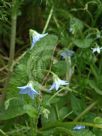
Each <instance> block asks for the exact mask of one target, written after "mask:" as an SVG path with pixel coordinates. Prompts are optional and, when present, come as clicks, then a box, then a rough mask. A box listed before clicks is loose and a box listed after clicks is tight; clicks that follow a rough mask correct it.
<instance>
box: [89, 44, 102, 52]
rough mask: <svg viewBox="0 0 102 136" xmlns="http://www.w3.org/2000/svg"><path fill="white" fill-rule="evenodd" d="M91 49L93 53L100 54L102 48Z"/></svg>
mask: <svg viewBox="0 0 102 136" xmlns="http://www.w3.org/2000/svg"><path fill="white" fill-rule="evenodd" d="M91 49H92V52H93V53H95V52H97V53H100V52H101V49H102V47H99V46H97V47H96V48H91Z"/></svg>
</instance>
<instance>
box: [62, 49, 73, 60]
mask: <svg viewBox="0 0 102 136" xmlns="http://www.w3.org/2000/svg"><path fill="white" fill-rule="evenodd" d="M73 54H74V51H72V50H66V51H63V52H62V53H61V56H62V57H63V58H67V57H71V56H73Z"/></svg>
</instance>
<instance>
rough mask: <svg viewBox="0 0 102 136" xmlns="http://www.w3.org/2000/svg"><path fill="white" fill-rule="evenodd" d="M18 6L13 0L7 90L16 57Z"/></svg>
mask: <svg viewBox="0 0 102 136" xmlns="http://www.w3.org/2000/svg"><path fill="white" fill-rule="evenodd" d="M15 6H16V0H12V14H11V39H10V52H9V62H8V69H9V71H8V78H7V81H6V83H5V88H6V87H7V86H8V82H9V79H10V76H11V73H12V64H13V60H14V55H15V40H16V23H17V14H16V12H14V8H15Z"/></svg>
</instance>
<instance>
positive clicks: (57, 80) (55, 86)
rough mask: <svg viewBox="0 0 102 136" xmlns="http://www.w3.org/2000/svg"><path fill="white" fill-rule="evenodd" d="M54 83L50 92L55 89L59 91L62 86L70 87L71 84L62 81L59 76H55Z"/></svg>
mask: <svg viewBox="0 0 102 136" xmlns="http://www.w3.org/2000/svg"><path fill="white" fill-rule="evenodd" d="M53 78H54V83H53V84H52V86H51V87H50V89H49V91H51V90H53V89H55V90H56V91H57V90H58V89H59V87H60V86H61V85H68V84H69V83H68V82H67V81H65V80H61V79H60V78H59V77H58V76H56V75H54V77H53Z"/></svg>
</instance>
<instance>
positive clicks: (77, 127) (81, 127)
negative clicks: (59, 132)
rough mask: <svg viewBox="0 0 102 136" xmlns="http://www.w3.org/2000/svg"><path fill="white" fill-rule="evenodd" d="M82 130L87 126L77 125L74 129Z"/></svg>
mask: <svg viewBox="0 0 102 136" xmlns="http://www.w3.org/2000/svg"><path fill="white" fill-rule="evenodd" d="M80 129H85V126H81V125H77V126H75V127H74V128H73V130H80Z"/></svg>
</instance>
